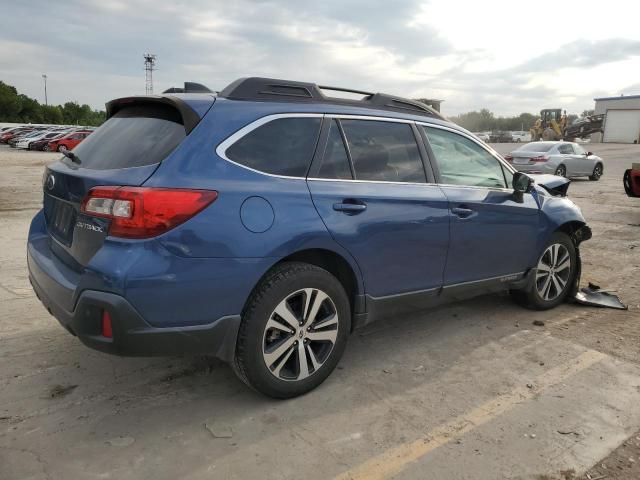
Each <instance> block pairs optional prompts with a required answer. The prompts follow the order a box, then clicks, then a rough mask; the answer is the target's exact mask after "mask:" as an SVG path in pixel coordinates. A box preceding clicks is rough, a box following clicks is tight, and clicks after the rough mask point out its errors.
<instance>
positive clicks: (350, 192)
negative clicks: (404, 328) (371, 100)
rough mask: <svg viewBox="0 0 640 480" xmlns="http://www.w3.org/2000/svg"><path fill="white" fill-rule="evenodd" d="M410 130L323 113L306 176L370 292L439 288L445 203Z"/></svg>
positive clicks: (408, 125) (375, 294)
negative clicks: (317, 144)
mask: <svg viewBox="0 0 640 480" xmlns="http://www.w3.org/2000/svg"><path fill="white" fill-rule="evenodd" d="M416 133H417V130H415V127H414V126H413V125H412V124H411V123H407V122H394V121H386V120H361V119H352V118H348V117H347V118H340V119H339V118H330V117H327V118H326V119H325V126H324V127H323V137H322V138H326V143H325V144H324V145H325V146H324V148H323V147H322V146H323V143H322V142H321V147H320V148H319V149H318V151H317V153H316V158H315V159H314V162H313V165H312V169H311V171H310V174H309V178H308V185H309V190H310V191H311V195H312V198H313V202H314V204H315V206H316V209H317V210H318V212H319V213H320V216H321V217H322V219H323V221H324V223H325V224H326V226H327V228H328V230H329V232H330V233H331V235H332V236H333V238H334V239H335V240H336V241H337V242H338V243H339V244H340V245H342V246H343V247H344V248H345V249H347V250H348V251H349V252H350V253H351V255H353V257H354V258H355V259H356V261H357V263H358V265H359V267H360V270H361V272H362V274H363V277H364V284H365V288H366V290H367V294H368V295H371V296H372V297H387V296H389V295H395V294H401V293H409V292H423V291H427V292H425V293H426V294H428V292H434V293H435V291H436V290H437V289H438V288H439V287H440V286H441V285H442V275H443V271H444V265H445V260H446V256H447V248H448V242H449V219H448V211H447V200H446V198H445V196H444V195H443V193H442V191H441V190H440V189H439V188H438V187H437V186H436V185H435V184H433V177H432V173H431V172H430V170H427V172H425V165H424V164H423V159H422V156H421V150H420V149H421V148H423V147H422V146H421V145H420V146H419V144H418V142H417V141H416ZM422 151H423V152H424V150H422ZM427 175H428V176H427Z"/></svg>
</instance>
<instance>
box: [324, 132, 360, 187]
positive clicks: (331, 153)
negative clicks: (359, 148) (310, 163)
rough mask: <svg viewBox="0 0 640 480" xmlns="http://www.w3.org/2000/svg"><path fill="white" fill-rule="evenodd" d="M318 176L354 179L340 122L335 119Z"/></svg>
mask: <svg viewBox="0 0 640 480" xmlns="http://www.w3.org/2000/svg"><path fill="white" fill-rule="evenodd" d="M317 177H318V178H335V179H341V180H351V179H353V176H352V174H351V166H350V165H349V157H348V156H347V149H346V148H345V146H344V142H343V141H342V135H341V134H340V129H339V127H338V122H336V121H335V120H331V125H330V127H329V136H328V137H327V146H326V147H325V149H324V155H323V157H322V163H321V164H320V168H319V169H318V174H317Z"/></svg>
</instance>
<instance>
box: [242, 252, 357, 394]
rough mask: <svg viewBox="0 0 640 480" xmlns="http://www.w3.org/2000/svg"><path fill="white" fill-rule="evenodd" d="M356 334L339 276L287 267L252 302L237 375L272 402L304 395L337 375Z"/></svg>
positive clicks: (309, 268) (271, 274)
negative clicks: (346, 348) (329, 377)
mask: <svg viewBox="0 0 640 480" xmlns="http://www.w3.org/2000/svg"><path fill="white" fill-rule="evenodd" d="M350 330H351V308H350V302H349V298H348V297H347V294H346V292H345V290H344V288H343V286H342V284H341V283H340V282H339V281H338V280H337V279H336V278H335V277H334V276H333V275H331V274H330V273H329V272H327V271H326V270H324V269H322V268H320V267H317V266H315V265H310V264H306V263H300V262H285V263H282V264H280V265H277V266H276V267H275V268H273V270H272V271H271V272H269V273H268V274H267V275H266V276H265V278H264V279H263V280H262V281H261V282H260V283H259V284H258V286H257V287H256V288H255V290H254V292H253V293H252V294H251V297H250V298H249V300H248V301H247V305H246V307H245V309H244V312H243V315H242V322H241V324H240V330H239V332H238V341H237V344H236V358H235V365H234V370H235V372H236V374H237V375H238V376H239V377H240V379H241V380H242V381H243V382H245V383H246V384H247V385H249V386H250V387H251V388H253V389H254V390H257V391H258V392H260V393H262V394H264V395H267V396H269V397H273V398H291V397H296V396H298V395H302V394H304V393H307V392H308V391H310V390H313V389H314V388H316V387H317V386H318V385H320V384H321V383H322V382H323V381H324V380H325V379H326V378H327V377H328V376H329V375H330V374H331V372H332V371H333V369H334V368H335V367H336V365H337V364H338V361H339V360H340V358H341V357H342V354H343V352H344V349H345V347H346V343H347V336H348V334H349V332H350Z"/></svg>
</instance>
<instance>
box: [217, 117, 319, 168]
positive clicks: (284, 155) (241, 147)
mask: <svg viewBox="0 0 640 480" xmlns="http://www.w3.org/2000/svg"><path fill="white" fill-rule="evenodd" d="M321 121H322V119H321V118H315V117H313V118H311V117H291V118H279V119H276V120H272V121H270V122H268V123H265V124H264V125H261V126H259V127H258V128H256V129H254V130H252V131H250V132H249V133H247V134H246V135H245V136H244V137H242V138H240V139H239V140H238V141H237V142H235V143H234V144H233V145H231V146H230V147H229V148H227V150H226V152H225V154H226V156H227V158H228V159H229V160H231V161H233V162H236V163H239V164H240V165H244V166H246V167H249V168H252V169H254V170H258V171H260V172H265V173H270V174H273V175H284V176H287V177H304V176H306V174H307V170H308V169H309V164H310V163H311V159H312V158H313V153H314V151H315V149H316V143H317V141H318V135H319V133H320V123H321Z"/></svg>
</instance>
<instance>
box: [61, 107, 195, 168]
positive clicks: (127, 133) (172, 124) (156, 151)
mask: <svg viewBox="0 0 640 480" xmlns="http://www.w3.org/2000/svg"><path fill="white" fill-rule="evenodd" d="M180 121H181V118H180V115H179V114H178V112H177V111H175V110H174V109H172V108H170V107H167V106H164V105H145V106H131V107H128V108H124V109H122V110H120V111H118V112H117V113H116V114H115V115H114V116H113V117H111V118H110V119H109V120H107V121H106V122H105V123H104V124H103V125H102V126H101V127H100V128H98V129H97V130H96V131H95V132H93V133H92V134H91V135H89V136H87V138H86V140H85V141H83V142H82V143H81V144H79V145H78V146H77V147H76V148H74V149H73V152H74V153H75V154H76V156H77V157H78V158H79V159H80V162H81V164H80V165H81V166H82V167H84V168H91V169H95V170H107V169H112V168H128V167H140V166H142V165H151V164H154V163H159V162H161V161H162V160H164V158H165V157H166V156H167V155H169V153H171V152H172V151H173V150H174V149H175V148H176V147H177V146H178V145H179V144H180V142H181V141H182V140H183V139H184V138H185V135H186V133H185V130H184V126H183V125H182V124H181V123H180Z"/></svg>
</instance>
